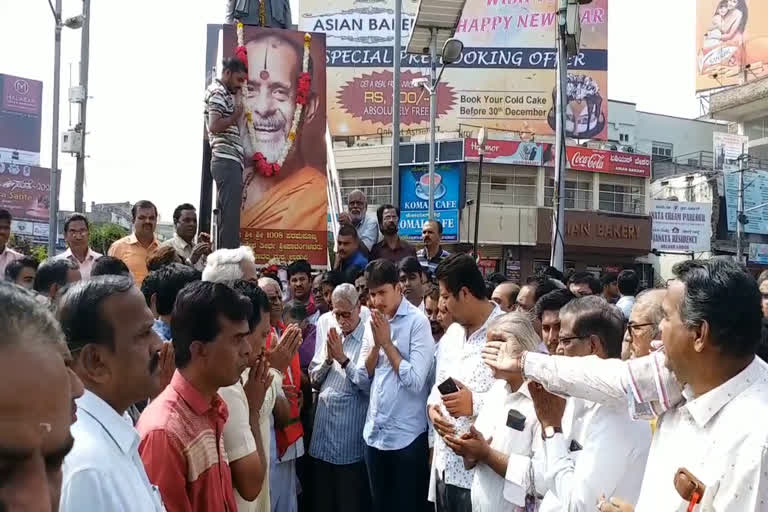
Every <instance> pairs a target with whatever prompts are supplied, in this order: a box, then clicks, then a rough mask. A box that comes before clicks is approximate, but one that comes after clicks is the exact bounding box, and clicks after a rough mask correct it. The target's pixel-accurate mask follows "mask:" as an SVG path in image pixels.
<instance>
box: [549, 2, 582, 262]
mask: <svg viewBox="0 0 768 512" xmlns="http://www.w3.org/2000/svg"><path fill="white" fill-rule="evenodd" d="M575 7H576V8H578V5H577V6H575ZM567 13H568V0H560V2H559V5H558V10H557V19H558V22H557V73H556V76H557V94H556V100H555V186H554V191H553V194H552V252H551V255H550V261H549V264H550V265H552V266H553V267H555V268H556V269H558V270H560V271H561V272H562V271H563V270H565V269H564V268H563V265H564V263H563V259H564V252H565V249H564V238H563V237H564V236H565V202H564V196H565V169H566V165H567V163H566V158H565V144H566V141H565V119H564V117H565V101H566V99H565V94H566V84H567V79H568V61H567V49H566V42H565V39H566V37H567V35H568V33H567Z"/></svg>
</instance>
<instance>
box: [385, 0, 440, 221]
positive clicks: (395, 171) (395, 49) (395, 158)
mask: <svg viewBox="0 0 768 512" xmlns="http://www.w3.org/2000/svg"><path fill="white" fill-rule="evenodd" d="M394 1H395V40H394V42H393V45H392V204H393V205H395V206H396V207H398V208H399V207H400V54H401V52H402V51H403V49H402V44H401V40H400V38H401V25H402V19H403V5H402V0H394ZM430 190H431V187H430ZM430 204H431V203H430Z"/></svg>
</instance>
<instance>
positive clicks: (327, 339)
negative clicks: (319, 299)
mask: <svg viewBox="0 0 768 512" xmlns="http://www.w3.org/2000/svg"><path fill="white" fill-rule="evenodd" d="M331 303H332V305H333V310H332V313H331V315H332V317H333V318H332V320H331V321H330V322H328V323H327V324H325V325H326V326H327V327H328V328H327V329H323V332H318V338H317V339H318V340H319V341H320V343H322V345H319V347H318V349H317V353H316V354H315V357H314V358H313V359H312V362H311V363H310V364H309V379H310V381H311V382H312V387H314V388H315V389H317V390H318V391H319V395H318V400H317V409H316V411H315V424H314V429H313V434H312V440H311V444H310V447H309V455H310V457H312V474H313V484H314V489H313V491H312V503H313V510H316V511H319V512H325V511H327V512H331V511H340V512H355V511H358V510H369V509H370V506H371V505H370V491H369V490H368V474H367V473H366V469H365V463H364V462H363V456H364V455H363V454H364V449H365V445H364V444H363V443H364V442H363V427H364V425H365V416H366V413H367V411H368V393H367V391H365V390H363V389H361V388H360V387H359V386H358V385H357V383H356V381H355V380H354V374H355V367H356V363H357V360H358V358H359V355H360V350H361V348H362V346H363V334H364V333H365V324H366V322H367V321H368V319H369V318H370V311H369V310H368V308H366V307H365V306H361V305H360V297H359V295H358V293H357V290H355V287H354V286H353V285H351V284H348V283H344V284H341V285H339V286H338V287H336V288H335V289H334V290H333V294H332V296H331ZM323 341H324V343H323Z"/></svg>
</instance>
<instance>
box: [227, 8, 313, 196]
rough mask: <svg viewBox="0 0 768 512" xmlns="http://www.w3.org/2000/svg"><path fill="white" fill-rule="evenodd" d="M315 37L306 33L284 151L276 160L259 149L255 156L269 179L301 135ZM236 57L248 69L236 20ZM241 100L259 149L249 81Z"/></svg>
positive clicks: (259, 169) (255, 162) (257, 165)
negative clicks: (249, 99) (300, 128)
mask: <svg viewBox="0 0 768 512" xmlns="http://www.w3.org/2000/svg"><path fill="white" fill-rule="evenodd" d="M311 40H312V36H311V35H310V34H304V55H303V58H302V64H301V73H300V74H299V77H298V79H297V81H296V82H297V83H296V110H295V111H294V114H293V121H292V123H291V129H290V131H289V132H288V140H287V141H286V143H285V144H284V145H283V150H282V152H281V153H280V156H278V158H277V160H276V161H274V162H268V161H267V159H266V157H265V156H264V155H263V154H262V153H261V152H256V153H254V155H253V167H254V169H255V170H256V171H257V172H258V173H259V174H260V175H262V176H264V177H266V178H269V177H271V176H275V175H277V174H278V173H279V172H280V169H281V167H282V166H283V164H284V163H285V159H286V158H287V157H288V154H289V153H290V151H291V149H292V148H293V145H294V144H295V143H296V139H297V138H298V130H299V124H300V123H301V114H302V113H303V111H304V107H305V106H306V105H307V102H308V101H309V93H310V88H311V85H312V77H311V75H310V74H309V50H310V41H311ZM235 57H236V58H238V59H239V60H241V61H242V62H243V63H245V67H246V69H247V68H248V50H247V49H246V47H245V37H244V35H243V24H242V23H240V22H238V23H237V48H235ZM241 99H242V102H243V110H244V112H245V127H246V131H247V132H248V139H249V140H250V142H251V147H252V148H254V149H255V148H256V145H257V142H256V128H255V125H254V123H253V112H252V111H251V110H250V108H249V107H248V102H247V99H248V82H247V81H246V82H245V83H243V85H242V94H241ZM253 175H254V173H251V174H250V175H249V176H248V177H247V180H246V183H245V184H244V186H243V189H244V190H243V192H245V190H247V188H248V185H249V184H250V182H251V181H252V180H253Z"/></svg>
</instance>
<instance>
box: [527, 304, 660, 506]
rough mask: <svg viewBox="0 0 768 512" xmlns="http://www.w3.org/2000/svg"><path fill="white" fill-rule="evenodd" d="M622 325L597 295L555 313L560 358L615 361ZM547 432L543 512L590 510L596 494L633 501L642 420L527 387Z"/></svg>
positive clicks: (641, 454)
mask: <svg viewBox="0 0 768 512" xmlns="http://www.w3.org/2000/svg"><path fill="white" fill-rule="evenodd" d="M623 324H624V321H623V319H622V318H621V313H619V311H618V310H616V308H614V307H613V306H611V305H610V304H608V303H607V302H605V300H603V299H602V298H601V297H596V296H587V297H582V298H580V299H575V300H572V301H571V302H569V303H568V304H566V305H565V306H563V307H562V309H560V333H559V335H558V341H559V343H558V346H557V354H558V355H565V356H568V357H576V358H580V357H584V356H589V355H596V356H598V357H600V358H601V359H608V358H619V357H620V355H621V340H622V336H623V327H624V325H623ZM530 389H531V397H532V398H533V403H534V406H535V407H536V414H537V416H538V418H539V422H540V423H541V427H542V431H543V432H544V439H545V441H544V453H543V454H542V455H544V464H545V469H544V470H543V474H544V481H543V482H541V481H539V482H536V486H537V489H539V490H540V493H541V494H545V493H544V491H545V490H546V494H545V495H544V500H543V502H542V503H541V507H540V508H539V510H540V511H541V512H559V511H561V510H567V511H572V512H587V511H589V512H592V510H594V508H595V505H596V503H597V501H598V500H599V499H600V496H601V495H606V496H614V495H615V496H621V497H623V498H625V499H626V500H627V501H629V502H631V503H635V502H636V501H637V496H638V495H639V493H640V484H641V482H642V472H643V469H644V468H645V463H646V460H647V458H648V449H649V447H650V444H651V429H650V427H649V425H648V424H647V423H642V422H633V421H632V419H631V418H630V417H629V416H628V415H627V412H626V408H625V407H613V406H611V405H605V404H597V403H595V402H591V401H587V400H582V399H578V398H570V399H568V401H567V402H566V400H565V399H563V398H561V397H559V396H555V395H553V394H551V393H549V392H547V391H546V390H545V389H544V388H543V387H542V386H541V385H539V384H534V385H532V386H531V388H530Z"/></svg>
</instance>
